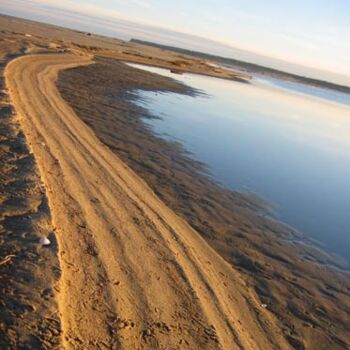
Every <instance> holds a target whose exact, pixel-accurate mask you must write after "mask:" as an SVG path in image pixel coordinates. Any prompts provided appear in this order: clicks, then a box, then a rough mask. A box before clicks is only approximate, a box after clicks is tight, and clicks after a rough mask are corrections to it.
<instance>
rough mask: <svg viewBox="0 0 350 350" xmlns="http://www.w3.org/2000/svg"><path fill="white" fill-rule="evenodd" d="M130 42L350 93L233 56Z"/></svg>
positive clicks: (333, 84)
mask: <svg viewBox="0 0 350 350" xmlns="http://www.w3.org/2000/svg"><path fill="white" fill-rule="evenodd" d="M130 42H133V43H137V44H141V45H146V46H152V47H156V48H159V49H163V50H169V51H172V52H176V53H179V54H183V55H189V56H194V57H198V58H201V59H207V60H211V61H215V62H217V63H220V64H221V65H223V67H224V68H233V69H242V70H244V71H245V72H246V73H247V72H248V73H259V74H261V75H266V76H270V77H274V78H279V79H287V80H290V81H294V82H300V83H303V84H306V85H312V86H317V87H322V88H326V89H330V90H336V91H340V92H345V93H348V94H350V86H346V85H340V84H335V83H331V82H329V81H325V80H321V79H314V78H308V77H305V76H301V75H298V74H293V73H288V72H284V71H282V70H279V69H275V68H270V67H265V66H262V65H259V64H255V63H250V62H244V61H240V60H236V59H233V58H228V57H222V56H216V55H211V54H207V53H204V52H199V51H192V50H187V49H183V48H179V47H174V46H168V45H161V44H157V43H153V42H150V41H144V40H139V39H131V40H130Z"/></svg>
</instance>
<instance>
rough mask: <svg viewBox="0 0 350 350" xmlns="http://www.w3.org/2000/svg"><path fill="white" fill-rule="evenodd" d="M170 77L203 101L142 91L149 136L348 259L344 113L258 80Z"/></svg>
mask: <svg viewBox="0 0 350 350" xmlns="http://www.w3.org/2000/svg"><path fill="white" fill-rule="evenodd" d="M147 70H151V71H153V72H156V73H160V74H163V75H169V76H171V77H174V75H172V74H170V73H168V72H167V71H165V70H163V69H158V68H149V67H148V68H147ZM175 77H176V79H178V80H181V81H182V82H184V83H186V84H188V85H190V86H192V87H194V88H197V89H201V90H203V91H204V92H205V93H207V94H208V95H209V97H208V96H199V97H196V98H193V97H189V96H181V95H178V94H174V93H162V94H159V93H158V94H157V93H154V92H142V91H140V93H139V94H140V97H142V100H141V101H143V102H140V103H142V104H143V105H145V106H146V107H147V108H148V109H149V110H150V111H151V112H152V113H153V114H154V115H156V116H162V119H154V120H151V121H149V120H148V121H146V122H147V123H150V124H151V125H152V128H153V129H154V130H155V132H157V133H159V134H161V135H162V136H163V137H165V138H169V137H170V138H176V139H177V140H180V141H181V142H182V143H183V145H184V146H185V148H187V149H188V150H189V151H191V152H192V153H193V154H194V157H195V158H197V159H199V160H201V161H203V162H205V163H207V164H208V165H209V166H210V168H211V170H212V173H213V175H214V177H215V178H216V179H218V180H219V181H221V182H222V183H223V184H224V185H225V186H226V187H228V188H231V189H239V190H241V189H245V190H249V191H252V192H254V193H257V194H258V195H260V196H262V197H263V198H265V199H267V200H268V201H270V202H271V203H273V205H274V206H275V207H276V209H277V213H278V216H279V218H280V219H281V220H282V221H284V222H286V223H288V224H290V225H291V226H293V227H295V228H297V229H299V230H300V231H302V232H303V233H304V234H305V235H307V236H309V237H310V238H314V239H317V240H318V241H320V242H321V243H323V245H324V247H325V248H326V249H327V250H329V251H330V252H336V253H338V254H340V255H342V256H343V257H345V258H347V259H349V260H350V217H349V212H350V107H349V106H347V105H346V104H340V103H339V100H340V99H335V100H334V101H333V102H327V101H326V100H322V99H320V97H319V96H318V97H317V98H314V97H312V96H311V95H305V94H302V93H301V92H300V91H298V92H296V93H293V91H288V90H286V89H280V88H278V86H270V85H269V84H264V82H262V81H257V82H256V83H253V84H251V85H246V84H240V83H236V82H231V81H226V80H220V79H214V78H208V77H201V76H196V75H189V74H188V75H184V76H179V77H178V76H175ZM301 90H302V89H301Z"/></svg>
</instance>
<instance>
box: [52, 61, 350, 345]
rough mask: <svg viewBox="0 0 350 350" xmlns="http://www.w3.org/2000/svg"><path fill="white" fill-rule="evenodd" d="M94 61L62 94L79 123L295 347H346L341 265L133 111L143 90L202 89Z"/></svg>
mask: <svg viewBox="0 0 350 350" xmlns="http://www.w3.org/2000/svg"><path fill="white" fill-rule="evenodd" d="M96 61H97V63H96V64H95V65H92V66H88V67H83V68H77V69H73V70H67V71H64V72H62V73H61V74H60V79H59V81H58V87H59V90H60V92H61V93H62V96H63V97H64V98H65V100H66V101H68V102H69V103H70V105H71V106H72V107H73V108H74V110H75V111H76V113H77V115H78V116H80V117H81V118H82V120H84V122H85V123H87V124H88V125H89V126H91V127H92V129H93V130H94V131H95V133H96V135H97V136H98V137H99V138H100V140H101V141H102V142H104V143H105V144H106V145H108V146H109V147H110V148H111V149H112V150H113V151H114V152H115V153H116V154H117V155H118V156H119V157H121V159H122V160H123V161H125V162H126V163H127V164H128V165H129V166H130V167H131V168H132V169H133V170H134V171H135V172H137V174H139V175H140V176H142V178H143V179H144V180H145V181H146V182H147V183H148V184H149V185H150V186H151V188H152V189H153V190H154V192H155V193H156V194H157V195H158V196H159V197H160V198H161V199H162V200H163V201H164V202H165V203H166V204H167V205H169V206H170V207H171V208H172V209H173V210H174V211H175V212H176V213H178V214H180V215H181V216H182V217H183V218H184V219H186V221H187V222H188V223H189V224H190V225H191V226H192V227H194V228H195V229H196V230H197V231H198V232H199V233H200V234H201V235H202V237H204V238H205V239H206V240H207V242H208V243H209V244H210V245H211V246H212V247H214V248H215V250H216V251H218V252H219V253H220V254H221V255H222V256H223V257H224V258H225V259H226V261H228V262H229V263H230V264H231V265H232V266H233V268H234V269H237V270H238V271H239V272H240V273H241V276H242V277H243V278H244V280H245V281H246V283H247V288H248V290H253V291H254V292H255V293H256V298H257V299H258V300H260V303H261V304H267V309H268V310H269V312H272V313H273V314H274V315H276V316H277V318H278V320H279V322H280V327H281V329H282V332H283V334H284V336H285V337H286V339H288V340H289V342H290V343H291V345H292V346H294V348H297V349H303V348H306V349H320V348H323V349H329V348H332V349H333V348H334V349H342V348H346V346H347V344H348V343H349V339H348V334H349V332H348V327H349V326H348V324H349V323H348V321H349V306H350V304H349V297H348V294H349V290H350V289H349V287H350V286H349V283H348V277H347V274H346V273H341V272H339V273H337V272H335V271H334V270H332V269H329V268H327V267H326V265H329V264H332V265H333V266H334V267H338V268H341V264H340V262H337V261H333V260H332V259H331V258H330V257H328V256H326V255H323V254H320V253H319V252H317V251H316V250H314V249H312V248H308V247H306V246H304V245H301V244H297V243H293V241H292V242H291V241H290V238H295V235H297V233H295V232H293V231H292V230H291V229H290V228H287V227H285V226H283V225H282V224H279V223H277V222H274V221H271V220H269V219H267V218H264V217H262V216H261V215H259V213H260V212H261V211H262V210H263V209H264V208H263V206H262V205H261V204H260V203H256V202H255V201H254V199H253V198H249V197H246V196H244V195H242V194H239V193H235V192H230V191H227V190H225V189H223V188H221V187H220V186H219V185H218V184H215V183H214V182H213V181H212V180H211V179H210V177H209V176H208V175H207V169H206V168H205V167H204V166H203V164H200V163H198V162H195V161H193V160H192V159H191V157H190V155H189V154H187V153H186V152H185V150H183V149H182V148H181V147H180V146H179V145H178V144H176V143H171V142H167V141H164V140H162V139H160V138H158V137H157V136H156V135H154V134H152V132H151V131H150V130H149V128H148V127H147V126H146V125H145V124H144V123H143V122H142V118H144V117H147V111H146V110H143V109H142V108H140V107H139V106H137V105H136V104H134V103H133V101H134V100H135V99H136V98H137V95H136V94H135V89H145V90H155V91H164V90H167V91H174V92H177V93H186V94H196V91H192V90H190V89H189V88H188V87H186V86H183V85H181V84H176V83H175V82H174V81H173V80H171V79H168V78H165V77H161V76H157V75H154V74H151V73H148V72H145V71H142V70H137V69H134V68H132V67H128V66H124V65H123V64H121V63H119V62H116V61H112V60H106V59H97V60H96ZM103 77H105V79H104V78H103ZM107 77H108V79H107ZM106 81H107V82H106ZM148 117H152V116H148ZM335 310H336V311H335ZM252 312H256V313H257V314H259V313H260V312H261V309H256V310H252ZM320 344H323V345H320ZM322 346H323V347H322Z"/></svg>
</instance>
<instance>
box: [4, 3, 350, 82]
mask: <svg viewBox="0 0 350 350" xmlns="http://www.w3.org/2000/svg"><path fill="white" fill-rule="evenodd" d="M1 2H3V6H4V8H5V9H6V6H7V8H8V9H11V6H12V7H13V11H12V12H11V14H15V12H16V0H12V1H10V0H2V1H1ZM17 2H18V0H17ZM6 3H7V5H6ZM22 4H23V6H21V8H20V11H22V12H23V11H25V10H26V7H28V11H29V10H31V11H32V12H33V11H34V10H33V6H34V7H35V6H36V8H37V9H38V11H40V8H41V7H42V8H45V7H46V8H47V6H49V7H50V8H53V9H54V8H57V9H65V10H69V9H72V10H73V11H74V12H78V13H82V14H88V15H89V16H98V17H99V18H103V17H105V18H111V17H113V18H114V19H115V18H120V19H123V20H128V21H133V22H136V23H139V24H142V25H145V26H155V27H161V28H160V30H162V29H169V30H173V31H177V32H181V33H188V34H192V35H195V36H200V37H202V38H206V39H210V40H214V41H217V42H219V43H221V44H223V45H224V46H226V47H233V48H239V49H243V50H248V51H252V52H254V53H258V54H261V55H266V56H270V57H273V58H278V59H282V60H286V61H289V62H293V63H296V64H301V65H305V66H310V67H313V68H316V69H321V70H325V71H330V72H335V73H338V74H345V75H347V76H350V44H349V42H350V40H349V38H350V0H293V1H280V0H264V1H261V0H250V1H239V0H201V1H200V2H199V1H195V0H177V1H170V0H46V1H45V0H28V1H22ZM3 6H2V5H1V4H0V11H2V8H3ZM30 6H32V9H31V8H30ZM17 9H19V7H18V6H17ZM193 40H195V39H193ZM163 41H164V40H163ZM169 44H172V43H171V42H169ZM208 51H210V45H209V43H208ZM223 54H224V53H223Z"/></svg>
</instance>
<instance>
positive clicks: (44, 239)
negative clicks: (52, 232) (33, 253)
mask: <svg viewBox="0 0 350 350" xmlns="http://www.w3.org/2000/svg"><path fill="white" fill-rule="evenodd" d="M39 243H40V244H41V245H50V244H51V242H50V240H49V239H48V238H47V237H41V238H40V240H39Z"/></svg>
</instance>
